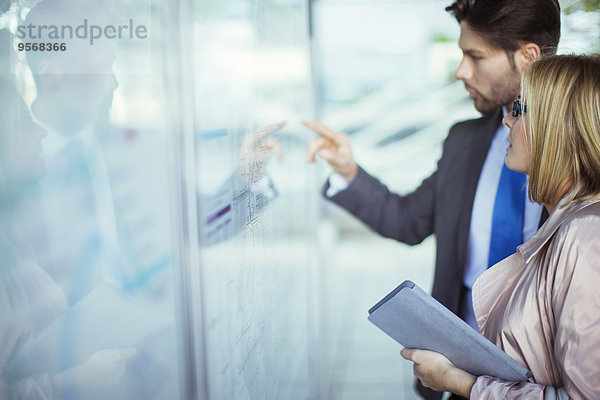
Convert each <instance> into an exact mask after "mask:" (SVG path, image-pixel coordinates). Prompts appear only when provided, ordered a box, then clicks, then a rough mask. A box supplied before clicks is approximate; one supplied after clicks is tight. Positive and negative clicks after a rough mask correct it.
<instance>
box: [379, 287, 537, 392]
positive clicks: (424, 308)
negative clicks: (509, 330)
mask: <svg viewBox="0 0 600 400" xmlns="http://www.w3.org/2000/svg"><path fill="white" fill-rule="evenodd" d="M368 318H369V321H371V322H372V323H373V324H375V325H376V326H377V327H378V328H380V329H381V330H382V331H384V332H385V333H387V334H388V335H389V336H391V337H392V338H393V339H395V340H396V341H397V342H398V343H400V344H401V345H403V346H404V347H408V348H414V349H424V350H432V351H435V352H437V353H441V354H443V355H445V356H446V357H447V358H448V359H449V360H450V361H451V362H452V363H453V364H454V365H456V366H457V367H458V368H460V369H462V370H465V371H467V372H469V373H470V374H472V375H475V376H480V375H490V376H495V377H498V378H501V379H504V380H507V381H512V382H520V381H525V380H527V379H528V378H529V377H531V376H532V375H531V372H530V371H529V370H527V369H526V368H525V367H523V366H522V365H521V364H519V363H518V362H517V361H516V360H514V359H513V358H511V357H510V356H509V355H508V354H506V353H505V352H503V351H502V350H500V348H499V347H497V346H496V345H495V344H493V343H492V342H490V341H489V340H488V339H486V338H485V337H484V336H483V335H481V334H480V333H479V332H477V331H476V330H475V329H473V328H472V327H470V326H469V325H468V324H467V323H466V322H464V321H463V320H461V319H460V318H458V317H457V316H456V315H455V314H454V313H452V312H451V311H450V310H448V309H447V308H446V307H444V306H443V305H442V304H441V303H439V302H438V301H437V300H435V299H434V298H433V297H431V296H430V295H429V294H427V293H425V292H424V291H423V290H421V289H420V288H419V287H418V286H417V285H415V284H414V283H413V282H411V281H404V282H403V283H402V284H401V285H400V286H398V287H397V288H396V289H394V290H393V291H392V292H391V293H390V294H388V295H387V296H385V297H384V298H383V299H382V300H381V301H380V302H378V303H377V304H375V305H374V306H373V307H372V308H371V309H370V310H369V317H368Z"/></svg>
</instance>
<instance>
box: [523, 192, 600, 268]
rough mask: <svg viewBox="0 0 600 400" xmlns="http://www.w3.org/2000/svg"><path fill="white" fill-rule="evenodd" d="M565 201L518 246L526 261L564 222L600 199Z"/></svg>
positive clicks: (528, 260) (527, 261)
mask: <svg viewBox="0 0 600 400" xmlns="http://www.w3.org/2000/svg"><path fill="white" fill-rule="evenodd" d="M565 203H566V199H563V200H561V201H560V203H559V204H558V206H557V207H556V209H555V210H554V212H553V213H552V214H550V217H549V218H548V220H547V221H546V222H545V223H544V225H542V227H541V228H540V229H539V230H538V231H537V232H536V233H535V234H534V235H533V236H532V237H531V238H530V239H529V240H528V241H527V242H525V243H523V244H522V245H520V246H519V247H517V250H518V251H519V252H520V253H521V254H522V255H523V259H524V260H525V263H529V262H530V261H531V259H532V258H533V257H534V256H535V255H536V254H538V253H539V252H540V250H541V249H542V248H543V247H544V245H545V244H546V243H548V241H550V239H551V238H552V236H554V234H555V233H556V231H558V229H559V228H560V227H561V225H562V224H563V223H565V222H566V221H567V220H569V219H570V218H571V217H573V216H574V215H575V214H577V213H579V212H580V211H582V210H584V209H585V208H588V207H590V206H592V205H594V204H600V199H596V200H588V201H572V202H570V203H568V204H565Z"/></svg>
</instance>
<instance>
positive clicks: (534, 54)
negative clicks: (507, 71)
mask: <svg viewBox="0 0 600 400" xmlns="http://www.w3.org/2000/svg"><path fill="white" fill-rule="evenodd" d="M541 54H542V51H541V50H540V46H538V45H537V44H535V43H525V44H524V45H522V46H521V47H520V48H519V50H517V51H516V52H515V60H516V62H517V65H518V66H519V67H520V68H519V69H521V70H522V69H523V67H525V66H526V65H527V64H530V63H532V62H534V61H535V60H537V59H538V58H540V56H541Z"/></svg>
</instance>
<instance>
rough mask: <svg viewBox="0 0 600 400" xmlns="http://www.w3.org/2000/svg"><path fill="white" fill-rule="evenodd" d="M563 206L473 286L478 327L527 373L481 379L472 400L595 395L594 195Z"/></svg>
mask: <svg viewBox="0 0 600 400" xmlns="http://www.w3.org/2000/svg"><path fill="white" fill-rule="evenodd" d="M561 205H562V204H559V207H557V208H556V210H555V211H554V212H553V213H552V215H551V216H550V218H549V219H548V220H547V221H546V223H545V224H544V225H543V226H542V227H541V228H540V230H539V231H538V232H537V233H536V234H535V235H534V236H533V237H532V238H531V239H530V240H528V241H527V242H526V243H524V244H522V245H521V246H519V248H518V249H517V252H516V253H515V254H513V255H512V256H510V257H508V258H506V259H504V260H502V261H500V262H499V263H498V264H496V265H495V266H493V267H492V268H490V269H489V270H488V271H486V272H485V273H484V274H483V275H481V276H480V277H479V279H478V280H477V281H476V283H475V285H474V287H473V306H474V310H475V315H476V317H477V323H478V325H479V330H480V331H481V333H482V334H483V335H484V336H485V337H487V338H488V339H490V340H491V341H492V342H493V343H495V344H496V345H498V346H499V347H500V348H502V349H503V350H504V351H505V352H506V353H508V354H509V355H510V356H511V357H513V358H515V359H516V360H517V361H519V362H520V363H521V364H523V365H524V366H525V367H527V368H528V369H529V370H531V372H532V373H533V378H531V379H530V381H529V382H523V383H517V382H507V381H502V380H500V379H497V378H494V377H489V376H480V377H478V378H477V381H476V383H475V385H474V386H473V389H472V390H471V399H523V400H525V399H552V398H556V399H558V398H560V399H562V398H566V397H567V395H568V397H569V398H572V399H600V200H594V201H586V202H573V203H571V204H569V205H567V206H566V207H564V208H561ZM559 388H560V389H559Z"/></svg>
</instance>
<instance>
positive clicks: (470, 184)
mask: <svg viewBox="0 0 600 400" xmlns="http://www.w3.org/2000/svg"><path fill="white" fill-rule="evenodd" d="M501 123H502V110H501V109H498V110H496V111H495V112H491V113H489V114H487V115H486V116H485V117H483V118H482V119H481V120H480V123H479V124H477V125H476V126H474V127H473V128H472V130H473V131H472V134H471V135H470V142H469V144H468V146H469V148H468V149H467V150H468V151H466V152H465V154H467V157H468V158H467V160H465V164H464V165H465V175H464V177H465V179H464V185H463V191H462V197H461V210H460V215H459V218H458V226H457V241H456V245H457V252H456V254H457V267H458V268H457V272H458V273H459V278H460V279H461V280H462V277H463V274H464V269H465V262H466V254H467V240H468V238H469V227H470V225H471V212H472V208H473V201H474V199H475V192H476V190H477V184H478V182H479V176H480V175H481V170H482V169H483V163H484V162H485V159H486V157H487V153H488V150H489V148H490V145H491V143H492V139H493V138H494V135H495V134H496V131H497V130H498V126H499V125H500V124H501Z"/></svg>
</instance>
